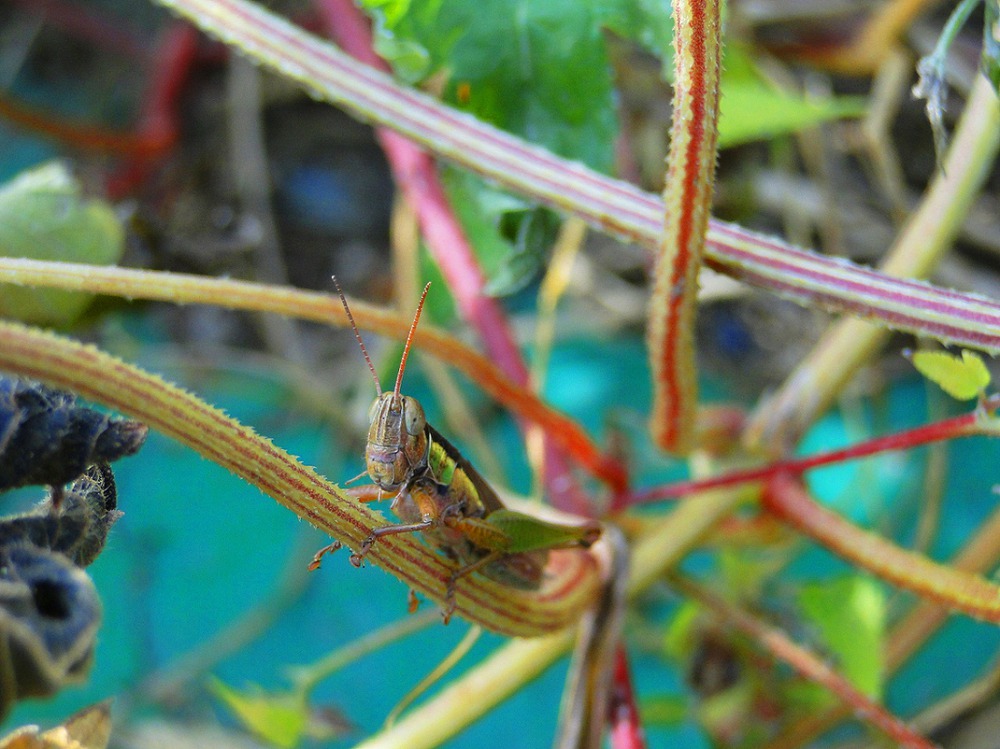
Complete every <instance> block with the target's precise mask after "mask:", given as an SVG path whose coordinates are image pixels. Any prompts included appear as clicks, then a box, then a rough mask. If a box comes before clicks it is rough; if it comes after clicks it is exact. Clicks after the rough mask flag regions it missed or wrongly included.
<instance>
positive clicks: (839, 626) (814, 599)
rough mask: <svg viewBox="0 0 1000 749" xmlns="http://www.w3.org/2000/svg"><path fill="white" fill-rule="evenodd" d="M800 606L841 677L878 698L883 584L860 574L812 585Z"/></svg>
mask: <svg viewBox="0 0 1000 749" xmlns="http://www.w3.org/2000/svg"><path fill="white" fill-rule="evenodd" d="M799 606H800V607H801V609H802V614H803V616H804V617H805V618H806V619H807V620H808V621H809V622H810V623H811V624H812V625H813V626H815V627H816V628H817V630H818V632H819V635H820V639H821V640H822V642H823V645H825V647H826V649H827V650H828V651H829V652H830V653H831V654H832V655H833V656H834V658H835V660H836V666H837V667H838V668H839V670H840V671H841V673H842V674H843V675H844V676H845V677H846V678H847V679H848V680H849V681H850V682H851V683H852V684H853V685H854V686H855V687H857V688H858V689H859V690H861V691H862V692H864V694H866V695H868V696H869V697H871V698H873V699H876V700H877V699H879V698H880V696H881V694H882V676H883V673H884V668H883V650H882V644H883V642H882V641H883V637H884V634H885V595H884V593H883V591H882V588H881V587H880V586H879V584H878V583H877V582H876V581H875V580H873V579H871V578H867V577H860V576H856V575H852V576H847V577H842V578H839V579H836V580H832V581H824V582H819V583H812V584H808V585H805V586H804V587H803V588H802V591H801V592H800V593H799Z"/></svg>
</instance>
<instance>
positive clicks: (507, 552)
mask: <svg viewBox="0 0 1000 749" xmlns="http://www.w3.org/2000/svg"><path fill="white" fill-rule="evenodd" d="M334 284H335V285H336V286H337V293H338V294H339V296H340V301H341V303H342V304H343V305H344V310H345V311H346V312H347V317H348V320H349V321H350V323H351V327H352V329H353V330H354V336H355V338H357V340H358V344H359V345H360V346H361V352H362V354H363V355H364V358H365V361H366V362H367V364H368V368H369V370H371V373H372V377H373V379H374V381H375V390H376V392H377V397H376V398H375V401H374V402H373V403H372V405H371V409H370V410H369V412H368V418H369V420H370V426H369V428H368V442H367V445H366V447H365V466H366V469H367V473H368V476H369V477H370V478H371V480H372V481H373V482H374V484H375V486H376V487H378V496H377V498H378V499H381V498H382V495H383V493H385V494H386V495H389V496H392V497H393V499H392V505H391V509H392V510H393V512H394V513H395V514H396V515H397V516H398V517H399V518H400V520H402V521H403V522H402V523H399V524H395V525H385V526H382V527H380V528H375V529H373V530H372V531H371V533H370V534H369V535H368V537H367V538H366V539H365V540H364V542H363V543H362V544H361V547H360V548H359V549H358V550H357V551H355V552H354V553H353V554H352V555H351V557H350V561H351V564H353V565H354V566H355V567H360V566H361V563H362V560H364V558H365V555H367V554H368V552H369V551H370V550H371V548H372V547H373V546H374V545H375V543H376V542H377V541H378V540H379V539H380V538H383V537H385V536H391V535H395V534H399V533H415V532H418V531H419V532H422V533H423V536H424V539H426V540H427V541H428V542H429V543H430V544H431V545H432V546H434V547H436V548H437V549H438V551H440V552H441V553H442V554H443V555H444V556H445V557H447V558H448V559H449V560H451V561H452V562H454V563H455V565H456V566H455V568H454V570H453V571H452V573H451V576H450V577H449V578H448V585H447V588H446V592H445V607H444V612H443V613H444V619H445V622H446V623H447V621H448V619H449V618H450V616H451V614H452V612H453V611H454V610H455V585H456V583H457V582H458V581H459V580H460V579H462V578H463V577H465V576H467V575H470V574H472V573H473V572H478V573H479V574H481V575H483V576H485V577H487V578H489V579H490V580H493V581H495V582H498V583H501V584H503V585H509V586H512V587H515V588H520V589H525V590H535V589H537V588H538V587H539V586H540V585H541V583H542V580H543V578H544V570H545V565H546V563H547V561H548V552H549V551H550V550H551V549H562V548H572V547H583V548H586V547H589V546H590V545H591V544H593V543H594V542H595V541H596V540H597V539H598V538H599V537H600V535H601V526H600V525H599V524H598V523H596V522H586V523H583V524H581V525H563V524H559V523H551V522H547V521H543V520H540V519H538V518H535V517H532V516H530V515H525V514H523V513H520V512H515V511H514V510H510V509H508V508H506V507H504V505H503V503H502V502H501V501H500V498H499V497H498V496H497V494H496V492H495V491H494V490H493V489H492V488H491V487H490V485H489V484H488V483H487V482H486V480H485V479H484V478H483V477H482V476H480V475H479V472H478V471H476V469H475V468H473V467H472V465H471V464H470V463H469V461H468V460H466V459H465V458H464V457H463V456H462V454H461V453H460V452H459V451H458V449H457V448H455V447H454V445H452V444H451V443H450V442H448V440H446V439H445V438H444V437H442V436H441V434H440V433H439V432H438V431H437V430H436V429H435V428H434V427H432V426H431V425H430V424H428V423H427V418H426V417H425V415H424V409H423V407H422V406H421V405H420V403H419V402H418V401H417V400H416V399H415V398H412V397H410V396H408V395H402V394H401V393H400V385H401V383H402V380H403V371H404V369H405V367H406V359H407V357H408V355H409V351H410V345H411V344H412V342H413V335H414V333H415V331H416V328H417V323H418V321H419V320H420V313H421V311H422V310H423V306H424V300H425V299H426V298H427V292H428V290H429V289H430V284H429V283H428V284H427V285H426V286H425V287H424V291H423V294H422V295H421V297H420V302H419V303H418V305H417V311H416V314H415V315H414V317H413V323H412V324H411V325H410V330H409V334H408V335H407V338H406V344H405V346H404V347H403V355H402V357H401V359H400V362H399V370H398V372H397V373H396V385H395V388H394V389H393V390H392V391H391V392H383V391H382V386H381V384H380V383H379V379H378V374H377V373H376V372H375V366H374V365H373V364H372V360H371V357H369V355H368V350H367V349H366V348H365V344H364V341H363V340H362V338H361V333H360V331H359V330H358V327H357V325H356V324H355V322H354V316H353V315H352V314H351V309H350V307H349V306H348V304H347V299H346V298H345V297H344V294H343V292H342V291H341V289H340V285H339V284H337V281H336V278H334ZM363 475H364V474H361V476H363ZM362 501H364V500H362ZM336 548H339V544H338V543H337V542H334V543H333V544H331V545H330V546H328V547H325V548H324V549H321V550H320V551H319V552H317V554H316V557H315V558H314V560H313V564H312V565H311V567H313V568H315V567H316V566H318V564H319V560H320V558H321V557H322V555H323V554H324V553H325V552H327V551H333V550H335V549H336ZM411 601H412V599H411Z"/></svg>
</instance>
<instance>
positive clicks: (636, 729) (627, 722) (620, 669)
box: [608, 644, 646, 749]
mask: <svg viewBox="0 0 1000 749" xmlns="http://www.w3.org/2000/svg"><path fill="white" fill-rule="evenodd" d="M613 680H614V683H613V686H612V690H611V699H610V701H609V705H608V723H609V724H610V726H611V736H610V739H611V747H612V749H645V747H646V734H645V731H643V730H642V720H641V718H640V717H639V708H638V706H637V705H636V702H635V691H634V690H633V689H632V675H631V674H630V673H629V665H628V653H627V652H626V650H625V647H624V646H623V645H621V644H619V645H618V649H617V650H616V651H615V670H614V675H613Z"/></svg>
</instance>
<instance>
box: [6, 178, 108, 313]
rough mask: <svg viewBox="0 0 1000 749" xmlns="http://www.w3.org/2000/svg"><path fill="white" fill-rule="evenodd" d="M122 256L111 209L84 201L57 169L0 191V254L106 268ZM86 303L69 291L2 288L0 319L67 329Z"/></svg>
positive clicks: (75, 186) (87, 297) (86, 297)
mask: <svg viewBox="0 0 1000 749" xmlns="http://www.w3.org/2000/svg"><path fill="white" fill-rule="evenodd" d="M123 251H124V231H123V229H122V226H121V223H120V222H119V220H118V218H117V216H115V213H114V211H113V210H112V208H111V206H109V205H108V204H107V203H104V202H101V201H98V200H84V199H83V197H82V196H81V191H80V185H79V184H78V183H77V182H76V180H75V179H73V177H72V176H71V175H70V173H69V171H68V170H67V169H66V167H65V166H64V165H63V164H61V163H59V162H52V163H49V164H44V165H42V166H39V167H36V168H35V169H31V170H29V171H26V172H23V173H22V174H20V175H19V176H17V177H15V178H14V179H13V180H11V181H10V182H8V183H7V184H5V185H3V186H2V187H0V255H3V256H5V257H23V258H32V259H35V260H63V261H66V262H78V263H92V264H94V265H111V264H113V263H116V262H117V261H118V260H119V259H120V258H121V256H122V252H123ZM92 298H93V295H91V294H84V293H81V292H75V291H61V290H58V289H35V288H30V287H23V288H22V287H18V286H13V285H11V284H2V285H0V315H3V316H5V317H13V318H16V319H18V320H21V321H23V322H29V323H35V324H40V325H67V324H69V323H71V322H73V321H74V320H75V319H76V318H77V317H79V316H80V314H81V313H82V312H83V310H84V309H85V308H86V306H87V305H88V304H89V303H90V300H91V299H92Z"/></svg>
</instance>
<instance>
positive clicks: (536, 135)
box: [362, 0, 624, 173]
mask: <svg viewBox="0 0 1000 749" xmlns="http://www.w3.org/2000/svg"><path fill="white" fill-rule="evenodd" d="M623 2H624V0H619V3H623ZM362 5H363V7H365V8H366V9H367V10H369V11H371V12H372V13H373V14H374V16H375V18H376V32H377V38H376V48H377V49H378V51H379V52H380V53H383V54H385V55H386V56H387V60H388V61H389V63H390V64H391V65H393V67H394V68H396V69H397V71H398V72H399V74H400V75H402V76H404V77H406V78H407V79H408V80H410V81H414V80H416V79H418V78H426V77H427V76H428V75H431V74H433V73H435V72H437V71H440V70H447V71H448V73H449V84H448V89H447V91H446V94H445V98H446V100H447V101H449V102H450V103H452V104H454V105H456V106H457V107H459V108H461V109H465V110H467V111H469V112H472V113H473V114H475V115H476V116H477V117H479V118H480V119H483V120H486V121H487V122H491V123H493V124H494V125H497V126H498V127H500V128H503V129H504V130H508V131H510V132H513V133H516V134H518V135H521V136H523V137H525V138H527V139H528V140H529V141H532V142H534V143H539V144H541V145H544V146H545V147H547V148H548V149H550V150H551V151H553V152H555V153H557V154H560V155H562V156H566V157H568V158H571V159H578V160H580V161H583V162H585V163H587V164H588V165H589V166H591V167H593V168H595V169H597V170H599V171H602V172H605V173H607V172H609V171H610V170H611V166H612V162H613V153H612V147H613V144H614V141H615V137H616V134H617V119H616V117H615V102H614V93H613V87H612V81H611V72H610V69H609V67H608V63H607V54H606V49H605V40H604V37H603V32H602V29H601V25H602V23H603V22H604V20H605V19H606V17H607V16H608V13H607V12H606V11H605V4H604V3H602V2H600V1H599V0H587V1H586V2H580V0H480V1H479V2H468V0H427V1H426V2H421V3H411V2H407V1H406V0H395V1H389V2H386V1H385V0H364V2H363V3H362ZM616 15H617V16H621V15H622V14H621V13H619V14H616ZM416 48H421V49H422V50H424V51H425V52H426V60H427V63H426V65H419V64H416V65H415V64H414V63H415V61H416V60H417V59H419V58H420V57H421V54H417V53H416V52H415V49H416ZM400 51H402V52H400ZM397 66H398V68H397Z"/></svg>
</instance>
